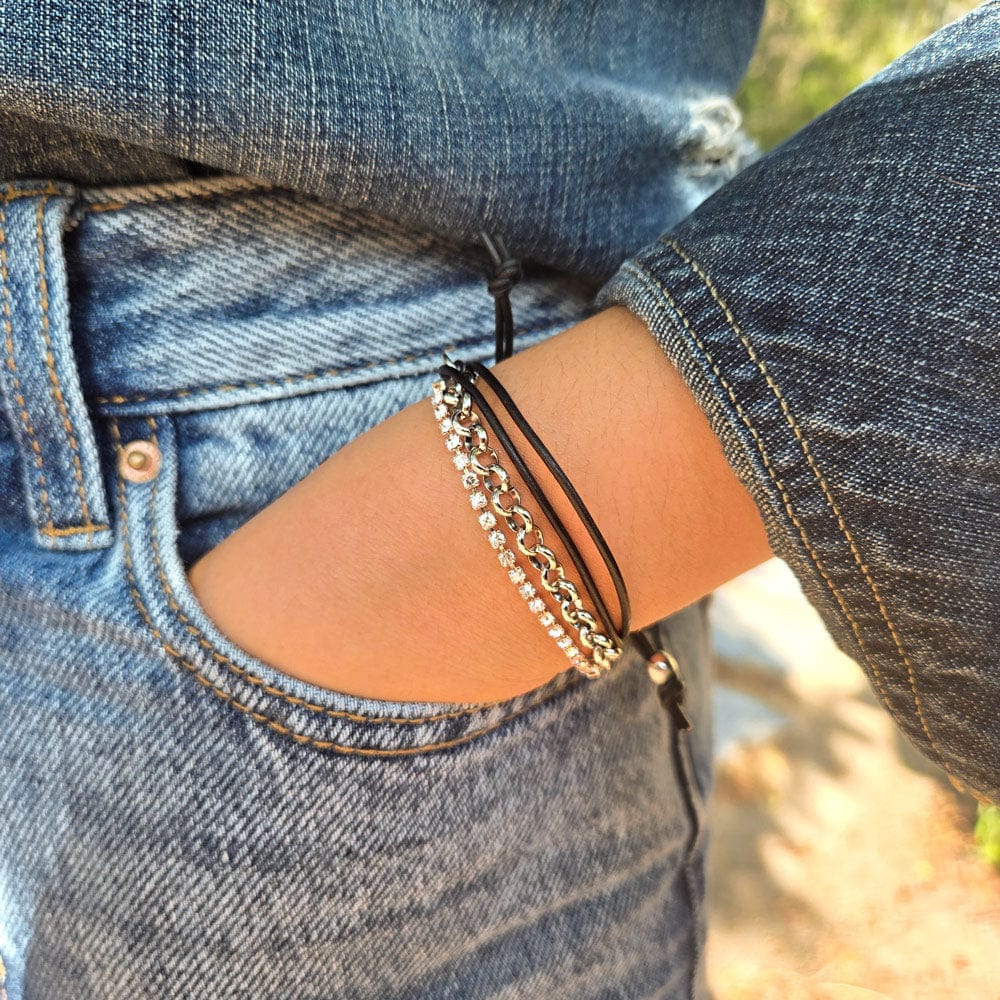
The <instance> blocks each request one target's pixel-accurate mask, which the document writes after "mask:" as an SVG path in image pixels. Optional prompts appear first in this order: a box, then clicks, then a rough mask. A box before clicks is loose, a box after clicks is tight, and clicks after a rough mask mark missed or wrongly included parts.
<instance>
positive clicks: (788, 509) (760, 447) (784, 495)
mask: <svg viewBox="0 0 1000 1000" xmlns="http://www.w3.org/2000/svg"><path fill="white" fill-rule="evenodd" d="M626 266H627V267H628V269H629V270H630V271H631V272H632V273H633V274H635V275H636V276H637V277H638V278H639V279H640V280H644V281H647V282H649V283H650V284H652V285H653V287H654V288H655V289H656V290H657V291H658V292H659V293H660V294H661V295H662V297H663V298H664V299H665V300H666V301H667V303H668V304H669V305H670V307H671V308H672V309H673V310H674V312H675V313H676V314H677V316H678V317H679V319H680V321H681V323H682V324H683V326H684V329H685V330H686V331H687V333H688V335H689V336H690V338H691V339H692V340H693V341H694V343H695V345H696V346H697V347H698V349H699V350H700V351H701V353H702V354H703V355H704V357H705V360H706V361H708V363H709V365H710V366H711V368H712V371H713V372H714V373H715V376H716V378H717V379H718V380H719V382H720V383H721V385H722V387H723V388H724V389H725V390H726V393H727V395H728V396H729V399H730V401H731V402H732V404H733V406H734V408H735V409H736V413H737V414H738V415H739V417H740V419H741V420H742V421H743V424H744V426H745V427H746V428H747V430H748V431H749V432H750V435H751V437H752V438H753V440H754V444H755V445H756V447H757V451H758V453H759V454H760V457H761V459H762V460H763V462H764V467H765V468H766V469H767V472H768V475H769V476H770V477H771V480H772V481H773V482H774V485H775V486H776V487H777V489H778V492H779V493H780V494H781V500H782V504H783V506H784V508H785V513H786V514H787V515H788V517H789V519H790V520H791V522H792V524H793V525H794V526H795V528H796V529H797V530H798V533H799V537H800V538H801V540H802V544H803V546H804V547H805V550H806V552H807V553H808V554H809V557H810V559H811V560H812V562H813V565H814V566H815V567H816V570H817V572H818V573H819V574H820V576H821V577H822V578H823V580H824V581H825V583H826V585H827V586H828V587H829V589H830V593H832V594H833V596H834V598H835V599H836V601H837V604H838V605H839V606H840V610H841V611H842V612H843V614H844V617H845V618H846V619H847V621H848V622H849V623H850V625H851V628H852V630H853V632H854V635H855V637H856V639H857V640H858V645H859V647H860V649H861V652H862V654H863V655H864V657H865V661H866V662H867V663H868V664H869V666H870V667H871V669H872V675H873V678H874V680H875V684H876V686H877V688H878V691H879V694H880V695H881V697H882V701H883V702H884V703H885V705H886V707H887V708H888V709H889V712H890V713H891V714H892V715H893V717H894V718H896V719H897V721H898V719H899V717H898V715H897V714H896V712H895V710H894V709H893V706H892V703H891V702H890V701H889V698H888V696H887V694H886V691H885V688H884V687H883V685H882V675H881V671H880V670H879V668H878V666H877V665H876V664H875V663H873V662H872V659H871V657H870V656H869V653H868V649H867V647H866V645H865V641H864V639H863V637H862V635H861V629H860V626H859V625H858V623H857V621H856V620H855V619H854V616H853V615H852V614H851V612H850V611H849V610H848V607H847V604H846V602H845V601H844V599H843V597H842V596H841V594H840V591H839V590H838V589H837V586H836V584H834V582H833V580H832V579H831V578H830V576H829V574H828V573H827V572H826V570H825V569H824V568H823V563H822V561H821V560H820V558H819V556H818V555H817V554H816V552H815V550H814V549H813V547H812V544H811V543H810V541H809V538H808V536H807V535H806V531H805V528H804V527H803V526H802V523H801V522H800V521H799V519H798V517H797V515H796V514H795V511H794V509H793V508H792V502H791V498H790V497H789V495H788V491H787V489H786V488H785V484H784V483H783V482H782V480H781V479H780V477H779V476H778V474H777V471H776V470H775V468H774V466H773V465H772V464H771V460H770V458H768V455H767V450H766V449H765V447H764V443H763V441H762V440H761V438H760V434H759V433H758V431H757V428H756V427H754V426H753V424H752V423H751V421H750V418H749V417H748V416H747V413H746V410H745V409H744V408H743V405H742V404H741V403H740V401H739V399H738V398H737V396H736V393H735V392H734V391H733V388H732V386H731V385H730V384H729V382H728V380H727V379H726V377H725V375H723V374H722V371H721V370H720V368H719V366H718V364H717V363H716V361H715V359H714V358H713V357H712V354H711V352H710V351H709V350H708V348H707V347H706V346H705V344H704V343H703V342H702V340H701V338H700V337H699V336H698V335H697V333H695V331H694V328H693V327H692V326H691V322H690V320H689V319H688V317H687V316H686V315H685V313H684V311H683V310H682V309H681V307H680V305H679V304H678V302H677V300H676V299H675V298H674V297H673V296H672V295H671V294H670V292H668V291H667V289H666V288H665V287H664V286H663V285H662V284H661V283H660V282H659V281H658V280H657V279H656V278H655V277H654V276H653V275H652V274H650V273H649V272H648V271H646V270H640V269H639V268H638V267H637V266H635V265H630V264H627V265H626ZM669 318H670V321H671V323H673V324H674V326H675V328H676V326H677V324H676V321H675V320H674V319H673V317H669ZM678 332H680V330H679V328H678Z"/></svg>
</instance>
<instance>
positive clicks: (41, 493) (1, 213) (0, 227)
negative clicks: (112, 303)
mask: <svg viewBox="0 0 1000 1000" xmlns="http://www.w3.org/2000/svg"><path fill="white" fill-rule="evenodd" d="M10 194H11V191H10V188H8V189H7V190H6V191H5V193H4V198H3V203H2V204H0V283H2V285H3V327H4V350H5V352H6V355H7V357H6V363H7V370H8V371H9V372H10V375H11V383H12V385H13V389H14V400H13V401H14V402H16V403H17V407H18V413H19V415H20V418H21V424H22V425H23V427H24V431H25V433H26V434H27V435H28V445H29V447H30V448H31V450H32V452H33V453H34V456H35V457H34V462H35V466H36V468H37V469H38V498H39V500H40V502H41V505H42V513H43V515H44V517H45V519H46V523H45V524H44V525H42V526H41V527H40V528H39V530H40V531H42V532H43V533H45V534H50V533H51V532H53V531H55V526H54V524H53V520H52V507H51V506H50V504H49V493H48V481H47V480H46V478H45V458H44V456H43V455H42V449H41V446H40V445H39V443H38V438H37V437H36V436H35V429H34V427H33V426H32V424H31V416H30V414H29V413H28V409H27V403H26V402H25V399H24V395H23V394H22V392H21V380H20V378H19V376H18V372H17V362H16V361H15V359H14V325H13V320H12V314H11V307H10V284H9V281H8V278H9V275H8V271H7V205H8V203H9V202H10V201H11V200H12V199H11V197H10Z"/></svg>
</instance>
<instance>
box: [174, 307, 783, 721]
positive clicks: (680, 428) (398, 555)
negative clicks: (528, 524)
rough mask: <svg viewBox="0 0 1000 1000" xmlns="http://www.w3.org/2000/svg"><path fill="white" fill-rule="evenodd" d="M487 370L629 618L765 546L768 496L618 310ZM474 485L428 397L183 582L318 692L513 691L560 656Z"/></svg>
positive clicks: (712, 581)
mask: <svg viewBox="0 0 1000 1000" xmlns="http://www.w3.org/2000/svg"><path fill="white" fill-rule="evenodd" d="M494 372H495V374H496V375H497V377H498V379H499V380H500V381H501V382H502V383H503V385H504V386H505V387H506V388H507V390H508V392H509V393H510V394H511V396H512V397H513V398H514V400H515V402H517V404H518V406H519V407H520V409H521V411H522V412H523V413H524V415H525V417H526V418H527V420H528V421H529V423H530V424H531V426H532V427H533V428H534V429H535V431H536V432H537V433H538V435H539V437H540V438H541V440H542V441H544V442H545V444H546V445H547V446H548V448H549V449H550V451H551V452H552V454H553V455H554V456H555V458H556V459H557V461H558V462H559V463H560V465H561V466H562V468H563V469H564V471H565V472H566V474H567V475H568V477H569V479H570V481H571V482H572V483H573V485H574V486H575V487H576V489H577V491H578V492H579V494H580V496H581V497H582V498H583V500H584V502H585V504H586V506H587V509H588V510H589V511H590V513H591V515H592V516H593V518H594V520H595V521H596V523H597V524H598V526H599V527H600V529H601V532H602V533H603V535H604V537H605V539H606V540H607V542H608V544H609V546H610V548H611V551H612V552H613V553H614V555H615V558H616V560H617V562H618V565H619V567H620V569H621V572H622V575H623V577H624V580H625V583H626V585H627V587H628V592H629V597H630V599H631V605H632V621H631V626H632V628H633V629H635V628H639V627H642V626H644V625H648V624H651V623H652V622H654V621H657V620H658V619H660V618H663V617H665V616H667V615H669V614H671V613H673V612H674V611H677V610H679V609H680V608H683V607H685V606H686V605H688V604H690V603H691V602H693V601H695V600H697V599H698V598H700V597H702V596H703V595H705V594H707V593H709V592H710V591H711V590H713V589H715V587H717V586H718V585H720V584H721V583H723V582H725V581H726V580H728V579H730V578H732V577H734V576H736V575H738V574H739V573H741V572H743V571H744V570H747V569H749V568H751V567H752V566H755V565H757V564H758V563H760V562H763V561H764V560H765V559H767V558H768V557H769V555H770V550H769V548H768V543H767V538H766V535H765V532H764V527H763V524H762V522H761V519H760V515H759V513H758V511H757V508H756V507H755V506H754V504H753V502H752V501H751V499H750V497H749V495H748V494H747V492H746V490H745V489H744V487H743V486H742V484H741V483H740V482H739V480H738V479H737V478H736V476H735V474H734V473H733V472H732V470H731V469H730V467H729V465H728V464H727V462H726V460H725V458H724V457H723V454H722V449H721V446H720V444H719V442H718V440H717V438H716V437H715V435H714V433H713V432H712V430H711V428H710V426H709V424H708V421H707V419H706V417H705V416H704V414H703V413H702V411H701V410H700V409H699V407H698V405H697V404H696V402H695V401H694V399H693V397H692V396H691V394H690V391H689V390H688V388H687V387H686V385H685V384H684V382H683V380H682V379H681V377H680V376H679V374H678V373H677V371H676V370H675V369H674V367H673V365H672V364H671V362H670V361H669V360H668V359H667V357H666V355H665V354H664V353H663V351H662V350H661V348H660V347H659V346H658V345H657V344H656V342H655V341H654V340H653V337H652V335H651V334H650V332H649V330H648V329H647V328H646V326H645V325H644V324H643V323H642V321H641V320H639V319H638V318H637V317H635V316H634V315H633V314H632V313H630V312H629V311H628V310H627V309H625V308H623V307H621V306H614V307H612V308H609V309H606V310H604V311H602V312H599V313H597V314H595V315H594V316H592V317H590V318H588V319H587V320H585V321H584V322H582V323H579V324H577V325H575V326H572V327H569V328H568V329H566V330H565V331H563V332H561V333H559V334H556V335H554V336H553V337H550V338H548V339H547V340H545V341H543V342H541V343H539V344H537V345H535V346H533V347H531V348H529V349H527V350H525V351H520V352H518V353H517V354H515V355H514V356H513V357H511V358H508V359H506V360H505V361H503V362H501V363H499V364H497V365H496V366H495V368H494ZM428 382H430V379H429V380H428ZM495 409H497V412H498V414H500V416H501V418H502V419H503V411H502V410H500V409H498V408H496V407H495ZM504 423H505V427H510V428H511V430H512V431H513V428H512V425H511V424H510V421H509V420H504ZM512 437H513V439H514V443H515V445H516V446H518V450H519V451H520V452H521V453H522V455H524V456H525V458H526V460H527V463H528V466H529V468H530V469H531V471H532V472H533V473H534V474H535V476H536V478H538V480H539V482H540V484H541V485H542V487H543V489H544V490H545V493H546V496H548V497H549V498H550V500H551V501H552V503H553V506H554V507H555V509H556V511H557V513H558V514H559V516H560V518H562V520H563V521H564V523H565V524H566V527H567V530H568V531H569V533H570V534H571V536H572V538H573V540H574V541H575V542H576V544H577V546H578V547H579V549H580V551H581V552H582V553H583V556H584V558H585V560H586V563H587V566H588V568H590V569H591V572H592V573H593V575H594V579H595V581H596V582H597V584H598V586H599V587H600V589H601V593H602V595H603V596H604V599H605V602H606V604H607V606H608V608H609V610H610V612H611V614H612V616H613V617H615V618H617V614H618V605H617V603H616V601H615V597H614V590H613V587H612V585H611V580H610V577H609V576H608V574H607V572H606V570H604V567H603V562H602V561H601V559H600V557H599V556H598V554H597V550H596V548H595V547H594V545H593V543H592V541H591V540H590V538H589V536H588V535H587V533H586V531H585V530H584V529H583V527H582V525H581V524H580V522H579V520H578V519H577V518H576V516H575V515H574V513H573V508H572V506H571V505H570V503H569V501H568V500H567V499H566V498H565V497H564V496H563V495H562V494H561V492H560V491H559V490H558V489H557V488H556V486H555V483H554V481H553V480H552V478H551V476H550V475H549V473H548V471H547V469H546V467H545V465H544V464H543V463H542V462H541V461H540V460H538V458H537V456H536V455H534V453H533V452H531V450H530V449H529V448H527V447H526V446H525V447H523V448H522V447H520V446H521V445H522V444H523V443H524V440H523V438H521V437H520V435H519V434H517V433H516V432H513V433H512ZM491 443H492V444H494V445H495V436H493V435H491ZM497 450H498V451H499V452H500V455H501V460H502V464H503V465H504V467H505V468H506V469H508V471H510V472H511V478H512V479H513V481H514V483H515V485H516V486H518V488H519V491H520V493H521V496H522V500H523V502H524V505H525V506H526V507H527V508H528V509H529V511H530V512H531V513H533V514H536V515H538V516H536V520H537V521H539V522H540V524H541V527H542V532H543V534H544V540H545V543H546V545H548V546H549V547H550V548H552V549H553V550H554V551H555V552H556V554H557V556H559V557H560V560H561V562H562V563H563V565H564V567H565V568H566V572H567V576H568V578H569V579H571V580H572V579H575V573H574V571H573V567H572V563H571V561H570V560H569V558H568V555H567V553H566V550H565V548H564V547H563V546H562V545H561V543H560V541H559V539H558V537H557V536H556V533H555V531H554V530H553V529H552V528H551V527H550V526H549V525H548V523H547V522H546V521H545V519H544V518H542V517H541V516H540V513H541V512H540V510H539V508H538V505H537V504H536V503H534V502H532V500H531V494H530V492H529V491H527V490H526V489H525V488H524V483H523V480H521V479H520V477H519V476H517V475H516V474H515V471H514V469H513V466H512V464H511V463H510V462H509V461H505V460H503V459H504V455H503V452H502V450H501V449H499V448H497ZM466 497H467V494H466V492H465V490H464V488H463V487H462V485H461V483H460V481H459V476H458V474H457V473H456V471H455V469H454V467H453V465H452V463H451V461H450V455H449V453H448V451H447V450H446V448H445V446H444V441H443V439H442V436H441V434H440V431H439V428H438V426H437V422H436V421H435V419H434V416H433V414H432V412H431V406H430V403H429V402H427V401H421V402H419V403H417V404H414V405H412V406H409V407H407V408H406V409H404V410H401V411H400V412H398V413H396V414H394V415H393V416H392V417H390V418H389V419H388V420H385V421H383V422H382V423H381V424H379V425H378V426H376V427H374V428H372V429H371V430H369V431H367V432H366V433H364V434H361V435H360V436H358V437H357V438H355V439H354V440H352V441H351V442H350V443H348V444H347V445H345V446H344V447H343V448H341V449H340V450H338V451H337V452H336V453H334V454H333V455H331V456H330V457H329V458H328V459H327V460H326V461H325V462H323V463H322V464H321V465H320V466H319V467H318V468H316V469H315V470H314V471H313V472H312V473H310V474H309V475H308V476H307V477H305V479H303V480H302V481H301V482H299V483H298V484H296V485H295V486H294V487H293V488H292V489H290V490H289V491H288V492H286V493H284V494H283V495H282V496H281V497H279V498H278V499H277V500H276V501H274V502H273V503H272V504H270V505H269V506H268V507H266V508H265V509H264V510H262V511H261V512H260V513H258V514H257V515H256V516H255V517H253V518H251V519H250V520H249V521H247V522H246V523H245V524H244V525H242V526H241V527H240V528H239V529H238V530H237V531H235V532H234V533H233V534H232V535H230V536H229V537H228V538H226V539H225V540H224V541H223V542H222V543H221V544H219V545H218V546H216V547H215V548H213V549H212V550H210V551H209V552H207V553H206V554H205V555H204V556H202V557H201V559H199V560H198V561H197V562H196V563H195V564H194V566H193V567H192V568H191V570H190V572H189V577H190V581H191V585H192V588H193V590H194V592H195V594H196V596H197V597H198V599H199V600H200V602H201V604H202V606H203V607H204V609H205V611H206V613H207V614H208V615H209V617H210V618H212V619H213V620H214V621H215V623H216V624H217V625H218V627H219V628H220V629H221V630H222V631H223V632H224V633H225V634H226V635H227V636H229V637H230V638H231V639H232V640H233V641H234V642H236V643H237V644H238V645H240V646H241V647H242V648H243V649H245V650H246V651H248V652H249V653H251V654H253V655H255V656H256V657H258V658H259V659H261V660H264V661H265V662H267V663H269V664H271V665H272V666H274V667H275V668H277V669H279V670H281V671H283V672H284V673H286V674H289V675H292V676H295V677H298V678H301V679H302V680H305V681H309V682H312V683H314V684H316V685H319V686H321V687H325V688H331V689H335V690H338V691H342V692H345V693H348V694H354V695H359V696H364V697H371V698H379V699H392V700H400V701H411V700H413V701H435V702H456V703H465V702H480V701H493V700H500V699H506V698H510V697H513V696H515V695H518V694H521V693H523V692H525V691H529V690H531V689H533V688H535V687H537V686H539V685H540V684H543V683H544V682H546V681H547V680H549V679H550V678H552V677H553V676H555V675H556V674H557V673H559V672H560V671H563V670H565V669H566V668H567V667H568V666H569V661H568V660H567V658H566V656H565V654H564V653H563V652H562V651H561V650H559V649H558V648H557V647H556V645H555V642H554V641H553V640H552V639H551V638H550V637H549V636H548V635H547V634H546V632H545V630H544V629H543V628H542V627H541V626H540V625H539V624H538V622H537V621H536V620H535V617H534V616H533V615H532V614H531V612H529V611H528V609H527V606H526V603H525V601H524V600H523V598H521V597H520V596H519V595H518V593H517V590H516V588H515V587H514V586H513V585H512V584H511V582H510V581H509V580H508V578H507V574H506V572H505V571H504V570H503V569H502V568H501V567H500V565H499V564H498V562H497V559H496V556H495V554H494V552H493V550H492V549H491V548H490V546H489V544H488V542H487V541H486V539H485V537H484V536H485V532H484V531H483V529H482V528H481V527H480V526H479V524H478V522H477V519H476V514H475V512H474V511H473V510H472V509H471V507H470V505H469V502H468V500H467V498H466ZM519 561H520V562H521V564H522V565H524V566H525V569H526V570H527V571H528V572H529V579H532V575H533V573H534V571H533V570H530V568H529V567H528V566H527V563H526V561H525V560H524V559H523V557H520V556H519ZM581 593H582V594H583V595H584V600H585V603H588V602H587V598H586V592H585V591H583V589H582V588H581ZM570 631H571V634H572V630H570Z"/></svg>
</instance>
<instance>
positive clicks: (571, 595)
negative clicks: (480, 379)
mask: <svg viewBox="0 0 1000 1000" xmlns="http://www.w3.org/2000/svg"><path fill="white" fill-rule="evenodd" d="M437 384H438V385H439V386H440V383H437ZM438 394H439V395H440V398H441V401H442V403H443V404H444V405H445V406H446V407H447V408H448V419H449V420H450V421H451V427H452V429H453V430H454V432H455V433H456V434H457V435H458V437H459V438H460V439H461V440H462V441H463V442H464V444H465V446H466V448H467V449H468V451H469V455H470V459H471V461H470V468H471V469H472V470H473V471H474V472H475V473H476V475H478V476H479V477H480V478H481V479H482V481H483V485H484V486H485V487H486V491H487V493H488V494H489V497H490V501H491V503H492V505H493V509H494V510H495V511H496V513H497V515H498V516H499V517H501V518H503V519H504V521H505V523H506V524H507V527H508V528H509V529H510V531H512V532H513V533H514V536H515V540H516V542H517V547H518V548H519V549H520V551H521V553H522V554H523V555H524V556H526V557H527V559H528V561H529V563H531V565H532V566H533V567H534V569H535V570H537V571H538V573H539V576H540V580H541V584H542V586H543V587H544V588H545V590H546V591H548V593H550V594H551V595H552V596H553V597H554V598H555V599H556V602H557V603H558V605H559V610H560V612H561V614H562V616H563V620H564V621H566V622H567V623H568V624H570V625H572V626H573V627H574V628H575V629H576V630H577V633H578V635H577V638H578V641H579V643H580V645H581V646H583V647H585V648H586V649H587V650H588V652H589V653H590V656H591V660H590V661H587V660H583V659H581V660H580V661H578V662H577V663H576V666H577V669H578V670H580V671H581V672H582V673H584V674H586V675H587V676H588V677H599V676H600V675H601V674H603V673H605V672H606V671H608V670H609V669H610V668H611V667H612V665H613V664H614V663H615V662H616V661H617V660H618V658H619V657H620V656H621V653H622V650H621V647H619V646H618V645H617V644H616V643H615V642H614V640H612V639H610V638H608V636H606V635H604V634H603V633H602V632H599V631H598V630H597V621H596V620H595V619H594V616H593V615H591V614H590V613H589V612H588V611H587V610H585V608H584V605H583V601H582V600H581V598H580V593H579V590H578V589H577V587H576V585H575V584H574V583H572V582H571V581H569V580H567V579H566V575H565V571H564V569H563V567H562V565H561V563H560V562H559V560H558V559H557V558H556V556H555V553H554V552H552V550H551V549H549V548H547V547H546V545H545V542H544V537H543V535H542V531H541V528H540V527H539V526H538V525H537V524H535V522H534V519H533V518H532V516H531V514H530V512H529V511H527V510H526V509H525V508H524V507H523V506H522V505H521V497H520V494H519V493H518V491H517V488H516V487H515V486H513V485H512V484H511V481H510V475H509V474H508V472H507V471H506V469H504V468H503V466H501V465H500V456H499V455H498V454H497V453H496V451H495V450H494V449H493V448H492V447H491V446H490V443H489V434H488V432H487V430H486V428H485V427H484V426H483V424H482V422H481V421H480V419H479V414H477V413H476V411H475V410H474V409H473V408H472V397H471V396H470V395H469V393H468V392H466V391H465V390H464V389H463V388H462V387H461V386H460V385H459V384H457V383H456V382H455V381H454V380H452V379H449V380H444V388H443V389H440V390H439V393H438ZM491 477H495V478H496V480H497V481H496V482H493V481H491ZM503 497H512V498H513V503H512V504H510V505H509V506H505V505H504V504H503V503H501V499H502V498H503ZM519 521H520V523H519ZM529 536H533V538H534V541H533V543H529V541H528V538H529Z"/></svg>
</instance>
